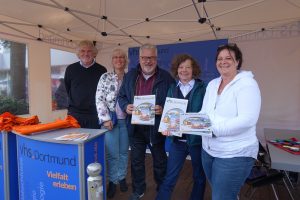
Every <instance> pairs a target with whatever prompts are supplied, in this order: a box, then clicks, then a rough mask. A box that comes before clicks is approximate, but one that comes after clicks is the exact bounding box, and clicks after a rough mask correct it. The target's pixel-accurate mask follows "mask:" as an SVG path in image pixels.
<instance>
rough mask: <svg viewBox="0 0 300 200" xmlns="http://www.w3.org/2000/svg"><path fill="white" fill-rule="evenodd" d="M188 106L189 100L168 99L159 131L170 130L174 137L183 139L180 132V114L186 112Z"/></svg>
mask: <svg viewBox="0 0 300 200" xmlns="http://www.w3.org/2000/svg"><path fill="white" fill-rule="evenodd" d="M187 104H188V100H186V99H176V98H170V97H167V98H166V103H165V106H164V110H163V114H162V117H161V121H160V124H159V128H158V131H159V132H163V131H167V130H168V131H170V133H171V134H172V135H175V136H179V137H181V133H180V132H179V131H180V128H179V123H180V114H182V113H185V112H186V109H187Z"/></svg>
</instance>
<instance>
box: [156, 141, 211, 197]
mask: <svg viewBox="0 0 300 200" xmlns="http://www.w3.org/2000/svg"><path fill="white" fill-rule="evenodd" d="M201 150H202V145H201V144H200V145H195V146H189V145H188V144H187V143H186V142H181V141H178V140H174V142H172V143H171V146H170V151H169V158H168V168H167V174H166V176H165V179H164V181H163V183H162V184H161V186H160V188H159V192H158V194H157V196H156V200H170V199H171V196H172V192H173V189H174V187H175V185H176V182H177V180H178V177H179V174H180V172H181V170H182V168H183V164H184V161H185V159H186V157H187V155H188V154H189V155H190V156H191V161H192V166H193V189H192V193H191V194H190V198H189V200H202V199H204V191H205V183H206V178H205V174H204V170H203V167H202V162H201Z"/></svg>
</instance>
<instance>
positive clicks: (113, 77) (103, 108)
mask: <svg viewBox="0 0 300 200" xmlns="http://www.w3.org/2000/svg"><path fill="white" fill-rule="evenodd" d="M117 92H118V76H117V74H116V73H114V72H106V73H104V74H103V75H102V76H101V77H100V80H99V82H98V86H97V91H96V107H97V112H98V118H99V123H100V124H102V123H103V122H105V121H108V120H111V119H110V115H109V111H115V106H116V97H117V95H118V94H117Z"/></svg>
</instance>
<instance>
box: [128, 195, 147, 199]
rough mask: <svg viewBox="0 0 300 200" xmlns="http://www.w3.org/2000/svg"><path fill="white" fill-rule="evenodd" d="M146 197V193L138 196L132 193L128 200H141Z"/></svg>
mask: <svg viewBox="0 0 300 200" xmlns="http://www.w3.org/2000/svg"><path fill="white" fill-rule="evenodd" d="M143 196H144V193H142V194H138V193H132V194H131V196H130V197H129V199H128V200H139V199H140V198H142V197H143Z"/></svg>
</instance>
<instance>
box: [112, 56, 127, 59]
mask: <svg viewBox="0 0 300 200" xmlns="http://www.w3.org/2000/svg"><path fill="white" fill-rule="evenodd" d="M112 59H125V57H124V56H113V57H112Z"/></svg>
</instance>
